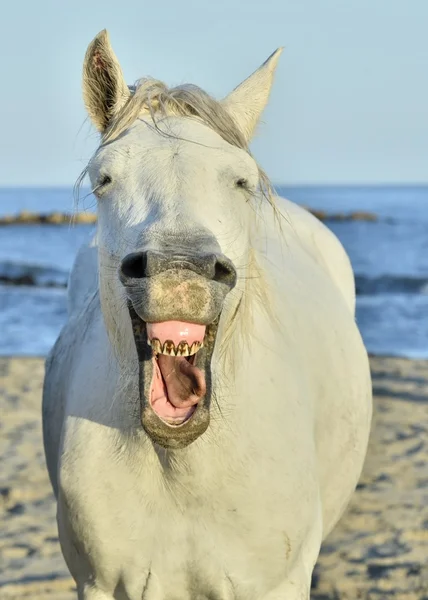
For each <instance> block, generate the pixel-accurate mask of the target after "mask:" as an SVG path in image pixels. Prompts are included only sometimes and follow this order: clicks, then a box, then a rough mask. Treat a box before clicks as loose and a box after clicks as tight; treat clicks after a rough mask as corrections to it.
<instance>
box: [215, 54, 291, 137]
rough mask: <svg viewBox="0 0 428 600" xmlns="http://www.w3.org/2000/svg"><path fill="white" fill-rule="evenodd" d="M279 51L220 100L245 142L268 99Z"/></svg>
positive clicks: (252, 131)
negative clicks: (240, 131)
mask: <svg viewBox="0 0 428 600" xmlns="http://www.w3.org/2000/svg"><path fill="white" fill-rule="evenodd" d="M281 52H282V48H278V49H277V50H275V52H274V53H273V54H271V55H270V56H269V58H268V59H267V60H266V61H265V62H264V63H263V64H262V66H261V67H259V68H258V69H257V71H254V73H253V74H252V75H250V76H249V77H248V79H246V80H245V81H243V82H242V83H241V84H240V85H238V87H237V88H235V89H234V90H233V92H231V93H230V94H229V95H228V96H227V97H226V98H225V99H224V100H223V102H222V104H223V106H224V107H225V108H226V109H227V110H228V112H229V114H230V115H231V116H232V118H233V119H234V121H235V122H236V123H237V125H239V127H240V129H241V130H242V132H243V134H244V135H245V138H246V140H247V142H249V141H250V140H251V138H252V136H253V134H254V130H255V128H256V125H257V122H258V120H259V119H260V116H261V114H262V112H263V109H264V108H265V106H266V104H267V102H268V100H269V94H270V90H271V87H272V83H273V76H274V73H275V69H276V66H277V64H278V59H279V57H280V55H281Z"/></svg>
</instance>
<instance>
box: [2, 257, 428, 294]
mask: <svg viewBox="0 0 428 600" xmlns="http://www.w3.org/2000/svg"><path fill="white" fill-rule="evenodd" d="M68 276H69V272H68V270H66V269H58V268H56V267H51V266H48V265H33V264H28V263H21V262H13V261H4V262H0V283H1V284H3V285H15V286H20V285H23V286H25V285H26V286H34V287H43V288H45V287H57V288H64V287H67V282H68ZM355 284H356V291H357V295H358V296H377V295H381V294H422V295H428V277H412V276H407V275H398V276H395V275H381V276H379V277H369V276H367V275H356V276H355Z"/></svg>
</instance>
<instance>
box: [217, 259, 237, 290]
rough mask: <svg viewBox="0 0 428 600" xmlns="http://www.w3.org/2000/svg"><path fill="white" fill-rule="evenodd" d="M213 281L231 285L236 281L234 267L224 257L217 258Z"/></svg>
mask: <svg viewBox="0 0 428 600" xmlns="http://www.w3.org/2000/svg"><path fill="white" fill-rule="evenodd" d="M214 281H218V282H219V283H224V284H225V285H228V286H229V287H231V288H232V287H233V286H234V285H235V283H236V269H235V267H234V266H233V264H232V262H231V261H229V260H228V259H226V258H222V259H220V260H219V259H217V261H216V263H215V270H214Z"/></svg>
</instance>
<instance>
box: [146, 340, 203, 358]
mask: <svg viewBox="0 0 428 600" xmlns="http://www.w3.org/2000/svg"><path fill="white" fill-rule="evenodd" d="M148 343H149V346H151V347H152V348H153V352H154V353H155V354H167V355H168V356H192V354H196V352H198V350H200V349H201V348H202V346H203V342H193V344H192V345H191V346H190V347H189V344H188V343H187V342H180V343H179V344H178V346H175V344H174V342H172V341H171V340H167V341H166V342H165V343H164V344H162V343H161V341H160V340H158V339H157V338H153V339H151V340H149V341H148Z"/></svg>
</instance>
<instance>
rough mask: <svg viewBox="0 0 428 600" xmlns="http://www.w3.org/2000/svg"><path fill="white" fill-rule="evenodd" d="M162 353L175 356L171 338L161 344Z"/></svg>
mask: <svg viewBox="0 0 428 600" xmlns="http://www.w3.org/2000/svg"><path fill="white" fill-rule="evenodd" d="M162 354H167V355H168V356H175V344H174V342H172V341H171V340H167V341H166V342H165V343H164V345H163V350H162Z"/></svg>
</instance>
